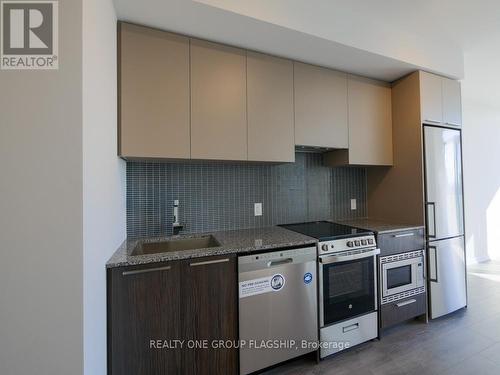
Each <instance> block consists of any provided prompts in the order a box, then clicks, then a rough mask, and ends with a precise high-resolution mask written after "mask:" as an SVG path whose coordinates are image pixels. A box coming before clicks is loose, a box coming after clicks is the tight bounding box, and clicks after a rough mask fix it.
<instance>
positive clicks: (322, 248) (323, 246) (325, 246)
mask: <svg viewBox="0 0 500 375" xmlns="http://www.w3.org/2000/svg"><path fill="white" fill-rule="evenodd" d="M321 250H323V251H328V245H327V244H326V243H325V244H324V245H322V246H321Z"/></svg>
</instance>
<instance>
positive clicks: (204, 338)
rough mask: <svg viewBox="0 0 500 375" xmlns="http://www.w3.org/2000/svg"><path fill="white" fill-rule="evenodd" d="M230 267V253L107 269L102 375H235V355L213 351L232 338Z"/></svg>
mask: <svg viewBox="0 0 500 375" xmlns="http://www.w3.org/2000/svg"><path fill="white" fill-rule="evenodd" d="M236 267H237V266H236V257H235V256H230V257H208V258H197V259H190V260H182V261H173V262H165V263H155V264H151V265H143V266H128V267H119V268H113V269H109V270H108V275H107V282H108V286H107V288H108V373H109V374H113V375H116V374H120V375H126V374H133V375H140V374H145V375H154V374H215V373H217V374H236V373H237V372H238V350H237V349H215V348H213V343H214V342H215V343H218V342H219V340H223V341H227V340H237V337H238V314H237V302H238V301H237V269H236ZM175 340H181V341H182V342H183V344H182V347H181V344H180V342H181V341H175ZM189 340H196V341H189ZM189 344H195V346H196V347H195V348H192V349H189V348H188V345H189ZM205 346H206V348H205Z"/></svg>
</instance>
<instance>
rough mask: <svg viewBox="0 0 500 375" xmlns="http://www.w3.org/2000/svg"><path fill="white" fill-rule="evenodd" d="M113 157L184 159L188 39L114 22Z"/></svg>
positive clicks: (186, 148)
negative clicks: (116, 89) (115, 136)
mask: <svg viewBox="0 0 500 375" xmlns="http://www.w3.org/2000/svg"><path fill="white" fill-rule="evenodd" d="M119 63H120V68H119V87H120V89H119V140H118V141H119V142H118V144H119V155H120V156H122V157H125V158H127V157H129V158H143V157H150V158H189V157H190V139H189V116H190V114H189V39H188V38H186V37H183V36H179V35H175V34H170V33H167V32H164V31H159V30H154V29H150V28H146V27H141V26H136V25H132V24H128V23H120V30H119Z"/></svg>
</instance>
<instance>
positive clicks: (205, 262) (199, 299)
mask: <svg viewBox="0 0 500 375" xmlns="http://www.w3.org/2000/svg"><path fill="white" fill-rule="evenodd" d="M182 279H183V286H182V289H181V300H182V309H181V311H182V319H183V324H182V327H183V336H184V337H185V338H186V339H188V340H194V342H195V343H198V344H200V345H204V344H207V345H208V347H207V348H194V349H186V350H183V351H182V364H183V370H184V373H185V374H221V375H222V374H231V375H233V374H237V373H238V350H237V349H234V348H215V347H214V344H215V345H218V344H219V343H218V340H223V341H232V342H234V341H236V340H237V339H238V311H237V308H238V305H237V303H238V300H237V298H238V297H237V265H236V258H235V257H230V258H228V257H222V258H210V259H201V260H198V259H194V260H188V261H184V262H183V265H182ZM226 344H227V342H226Z"/></svg>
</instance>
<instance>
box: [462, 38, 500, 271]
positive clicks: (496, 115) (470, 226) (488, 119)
mask: <svg viewBox="0 0 500 375" xmlns="http://www.w3.org/2000/svg"><path fill="white" fill-rule="evenodd" d="M499 43H500V35H494V34H490V35H489V37H488V38H487V39H485V42H483V43H477V44H476V45H475V46H474V47H473V48H470V49H468V50H467V51H466V52H465V80H464V81H463V82H462V97H463V115H464V128H463V143H464V145H463V153H464V176H465V180H464V184H465V224H466V240H467V258H468V261H469V263H473V262H476V261H483V260H486V259H488V258H491V259H500V74H499V73H498V67H499V66H500V50H499V49H498V48H496V46H498V45H499Z"/></svg>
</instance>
